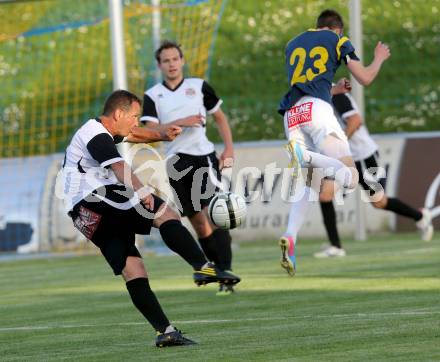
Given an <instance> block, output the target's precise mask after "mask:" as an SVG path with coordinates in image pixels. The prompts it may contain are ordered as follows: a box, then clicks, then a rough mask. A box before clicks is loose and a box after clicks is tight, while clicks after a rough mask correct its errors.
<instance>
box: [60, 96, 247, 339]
mask: <svg viewBox="0 0 440 362" xmlns="http://www.w3.org/2000/svg"><path fill="white" fill-rule="evenodd" d="M140 113H141V101H140V99H139V98H137V97H136V96H135V95H134V94H131V93H129V92H127V91H124V90H119V91H115V92H113V93H112V94H111V95H110V96H109V98H108V99H107V101H106V103H105V106H104V111H103V114H102V115H101V116H99V117H97V118H93V119H90V120H88V121H87V122H86V123H85V124H84V125H83V126H82V127H81V128H80V129H79V130H78V131H77V132H76V133H75V134H74V136H73V138H72V140H71V142H70V144H69V146H68V147H67V150H66V155H65V159H64V164H63V172H62V173H63V175H62V176H63V177H62V178H63V190H64V198H65V206H66V210H67V212H68V214H69V215H70V216H71V218H72V221H73V223H74V225H75V227H76V228H77V229H78V230H79V231H81V233H82V234H83V235H84V236H85V237H86V238H87V239H89V240H90V241H92V242H93V243H94V244H95V245H96V246H97V247H98V248H99V249H100V250H101V253H102V255H103V256H104V257H105V259H106V260H107V262H108V264H109V265H110V266H111V268H112V269H113V272H114V274H115V275H121V274H122V277H123V279H124V280H125V282H126V286H127V289H128V292H129V294H130V296H131V299H132V301H133V304H134V305H135V306H136V308H137V309H138V310H139V311H140V312H141V313H142V314H143V316H144V317H145V318H146V319H147V320H148V322H149V323H150V324H151V325H152V326H153V327H154V328H155V330H156V331H157V334H158V335H157V338H156V345H157V346H158V347H164V346H176V345H188V344H194V342H193V341H191V340H189V339H187V338H185V337H183V336H182V334H181V332H180V331H178V330H176V329H175V328H174V327H173V326H172V325H171V324H170V322H169V320H168V318H167V317H166V316H165V314H164V312H163V311H162V308H161V306H160V304H159V302H158V301H157V299H156V296H155V295H154V293H153V291H152V290H151V288H150V284H149V280H148V277H147V274H146V272H145V268H144V264H143V261H142V258H141V255H140V253H139V251H138V250H137V248H136V246H135V234H149V233H150V229H151V227H156V228H158V229H159V231H160V234H161V236H162V238H163V240H164V242H165V244H166V245H167V246H168V247H169V248H170V249H171V250H173V251H174V252H176V253H177V254H179V255H180V256H181V257H182V258H183V259H184V260H185V261H186V262H188V264H190V265H191V266H192V267H193V269H194V273H193V278H194V281H195V283H196V284H199V285H200V284H206V283H211V282H222V283H237V282H238V281H239V278H237V277H236V276H234V275H233V274H231V273H227V272H223V271H221V270H219V269H218V268H217V267H215V266H214V265H213V264H212V263H210V262H208V261H207V260H206V258H205V255H204V254H203V252H202V250H200V248H199V246H198V245H197V242H196V241H195V240H194V239H193V237H192V236H191V234H190V233H189V231H188V230H187V229H186V228H185V227H184V226H183V225H182V223H181V222H180V217H179V215H178V214H177V213H176V212H174V211H173V209H172V208H170V207H169V206H167V205H166V204H165V203H164V202H163V200H162V199H160V198H159V197H157V196H156V195H154V194H152V193H151V189H150V188H149V187H146V186H144V185H143V184H142V183H141V181H140V180H139V179H138V178H137V176H136V175H135V174H134V173H133V171H132V170H131V168H130V167H129V166H128V165H127V164H126V163H125V162H124V160H123V158H122V157H121V155H120V154H119V152H118V150H117V149H116V146H115V143H117V142H120V141H122V139H123V138H124V137H126V140H128V141H130V142H139V141H142V142H145V141H159V140H172V139H174V138H175V137H176V136H177V135H178V134H179V133H180V131H181V129H180V128H179V127H177V126H174V125H171V126H169V127H167V128H164V129H163V130H161V131H158V130H150V129H146V128H139V127H137V124H138V122H139V117H140Z"/></svg>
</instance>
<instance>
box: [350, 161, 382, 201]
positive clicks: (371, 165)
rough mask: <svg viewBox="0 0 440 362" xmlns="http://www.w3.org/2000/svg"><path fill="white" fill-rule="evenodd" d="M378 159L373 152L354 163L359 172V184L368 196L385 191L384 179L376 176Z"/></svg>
mask: <svg viewBox="0 0 440 362" xmlns="http://www.w3.org/2000/svg"><path fill="white" fill-rule="evenodd" d="M378 158H379V153H378V152H375V153H374V154H372V155H371V156H370V157H367V158H366V159H364V160H362V161H356V162H355V164H356V168H357V170H358V172H359V183H360V184H361V186H362V187H363V189H364V190H365V191H367V192H369V193H370V196H372V195H374V194H375V193H376V192H378V191H381V190H384V191H385V186H386V178H385V177H378V175H377V168H378V167H379V164H378V162H377V160H378Z"/></svg>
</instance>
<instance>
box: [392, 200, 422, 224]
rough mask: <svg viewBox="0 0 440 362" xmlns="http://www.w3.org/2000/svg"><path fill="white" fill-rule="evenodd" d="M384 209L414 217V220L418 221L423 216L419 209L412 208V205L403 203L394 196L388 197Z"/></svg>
mask: <svg viewBox="0 0 440 362" xmlns="http://www.w3.org/2000/svg"><path fill="white" fill-rule="evenodd" d="M385 210H389V211H392V212H394V213H396V214H398V215H402V216H406V217H409V218H411V219H414V221H419V220H420V219H421V218H422V217H423V214H422V213H421V212H420V211H419V210H416V209H414V208H413V207H411V206H409V205H407V204H405V203H404V202H402V201H400V200H399V199H397V198H395V197H389V198H388V202H387V206H385Z"/></svg>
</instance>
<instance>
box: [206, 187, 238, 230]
mask: <svg viewBox="0 0 440 362" xmlns="http://www.w3.org/2000/svg"><path fill="white" fill-rule="evenodd" d="M208 214H209V217H210V219H211V221H212V223H213V224H214V225H215V226H217V227H219V228H220V229H235V228H236V227H237V226H240V225H241V224H242V223H243V221H244V219H245V218H246V202H245V201H244V199H243V198H242V197H241V196H240V195H237V194H234V193H232V192H225V193H223V192H220V193H217V194H216V195H214V197H213V198H212V200H211V202H210V203H209V207H208Z"/></svg>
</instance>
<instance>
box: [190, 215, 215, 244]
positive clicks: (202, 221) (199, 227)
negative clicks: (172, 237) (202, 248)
mask: <svg viewBox="0 0 440 362" xmlns="http://www.w3.org/2000/svg"><path fill="white" fill-rule="evenodd" d="M190 220H191V225H192V226H193V228H194V230H195V232H196V233H197V236H198V237H199V238H206V237H208V236H209V235H211V234H212V232H213V229H212V227H211V224H210V223H209V220H208V217H207V216H206V215H205V214H204V213H203V212H199V213H197V214H196V215H194V216H193V217H191V218H190Z"/></svg>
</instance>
